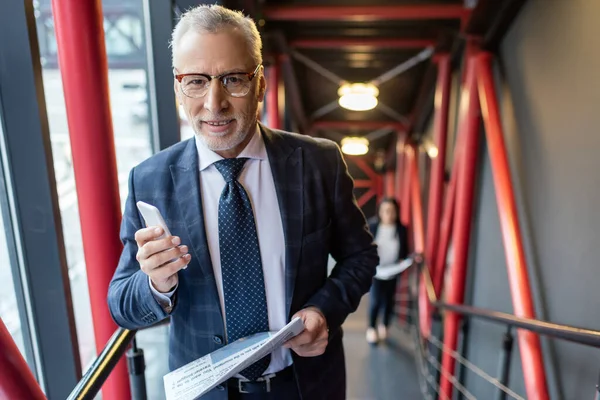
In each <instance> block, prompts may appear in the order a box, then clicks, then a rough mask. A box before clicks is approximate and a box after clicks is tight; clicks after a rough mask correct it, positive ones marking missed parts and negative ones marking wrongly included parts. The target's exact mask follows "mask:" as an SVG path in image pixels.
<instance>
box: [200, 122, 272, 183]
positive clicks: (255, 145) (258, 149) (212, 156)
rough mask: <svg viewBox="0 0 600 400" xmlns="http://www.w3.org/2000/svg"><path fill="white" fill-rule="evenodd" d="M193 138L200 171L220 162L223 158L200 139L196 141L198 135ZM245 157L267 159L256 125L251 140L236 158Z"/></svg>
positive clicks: (262, 140)
mask: <svg viewBox="0 0 600 400" xmlns="http://www.w3.org/2000/svg"><path fill="white" fill-rule="evenodd" d="M194 136H195V141H196V149H197V150H198V165H199V167H200V171H203V170H205V169H206V168H208V167H210V166H211V165H212V164H214V163H215V162H217V161H219V160H222V159H223V157H221V156H220V155H218V154H217V153H215V152H214V151H212V150H210V149H209V148H208V147H206V145H205V144H204V143H202V141H201V140H200V139H198V135H194ZM240 157H246V158H253V159H256V160H266V159H267V149H266V147H265V141H264V139H263V136H262V132H261V130H260V129H259V128H258V124H257V125H256V132H255V134H254V135H252V139H250V142H248V144H247V145H246V147H245V148H244V150H242V152H241V153H240V154H239V155H238V156H237V158H240Z"/></svg>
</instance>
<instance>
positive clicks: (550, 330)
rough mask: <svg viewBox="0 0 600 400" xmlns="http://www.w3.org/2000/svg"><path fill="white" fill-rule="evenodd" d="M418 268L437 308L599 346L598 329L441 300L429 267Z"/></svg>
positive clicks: (430, 298) (599, 333) (428, 293)
mask: <svg viewBox="0 0 600 400" xmlns="http://www.w3.org/2000/svg"><path fill="white" fill-rule="evenodd" d="M420 270H421V271H423V273H424V277H425V284H426V287H427V296H428V297H429V302H430V303H431V305H433V306H434V307H435V308H437V309H446V310H450V311H454V312H456V313H459V314H461V315H464V316H467V317H475V318H481V319H486V320H488V321H492V322H497V323H501V324H504V325H508V326H514V327H517V328H523V329H526V330H528V331H532V332H536V333H539V334H541V335H546V336H550V337H553V338H557V339H563V340H568V341H570V342H574V343H579V344H585V345H587V346H592V347H599V348H600V331H595V330H592V329H587V328H579V327H575V326H571V325H562V324H556V323H553V322H546V321H541V320H538V319H533V318H523V317H517V316H516V315H512V314H507V313H503V312H499V311H492V310H488V309H483V308H477V307H472V306H466V305H459V304H448V303H445V302H443V301H439V300H438V299H437V297H436V295H435V290H434V288H433V283H432V281H431V275H430V274H429V269H428V268H426V267H424V264H422V265H421V268H420Z"/></svg>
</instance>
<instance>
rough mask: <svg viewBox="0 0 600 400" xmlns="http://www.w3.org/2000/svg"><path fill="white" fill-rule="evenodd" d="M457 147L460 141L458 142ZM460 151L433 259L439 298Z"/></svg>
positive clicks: (452, 213) (450, 232)
mask: <svg viewBox="0 0 600 400" xmlns="http://www.w3.org/2000/svg"><path fill="white" fill-rule="evenodd" d="M456 146H457V148H458V147H459V146H460V142H459V143H457V144H456ZM459 156H460V152H455V153H454V157H455V158H454V159H455V161H454V167H453V168H452V175H451V176H450V183H449V184H448V188H447V189H446V201H445V204H444V215H443V216H442V225H441V227H440V233H441V235H440V242H439V246H438V248H437V252H436V254H435V260H434V261H433V262H434V263H435V264H433V275H432V276H433V287H434V288H435V294H436V297H437V298H438V299H439V298H440V297H441V295H442V289H443V285H444V274H445V272H446V260H447V258H448V247H450V237H451V235H452V224H453V222H454V209H455V208H454V202H455V200H456V180H457V175H458V170H459V169H460V159H458V158H457V157H459Z"/></svg>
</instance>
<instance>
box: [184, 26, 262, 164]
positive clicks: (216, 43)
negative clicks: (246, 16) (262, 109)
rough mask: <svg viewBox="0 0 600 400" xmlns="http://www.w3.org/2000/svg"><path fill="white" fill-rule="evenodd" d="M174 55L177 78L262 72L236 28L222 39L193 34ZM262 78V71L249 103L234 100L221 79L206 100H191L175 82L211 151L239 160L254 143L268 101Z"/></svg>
mask: <svg viewBox="0 0 600 400" xmlns="http://www.w3.org/2000/svg"><path fill="white" fill-rule="evenodd" d="M173 50H174V66H175V70H176V73H177V74H188V73H198V74H206V75H210V76H216V75H222V74H227V73H231V72H238V73H239V72H246V73H249V72H253V71H254V70H255V68H256V62H255V61H253V60H252V57H251V56H250V52H249V49H248V46H247V42H246V40H245V39H244V37H243V36H242V35H241V33H240V32H238V31H237V30H235V29H233V28H225V29H224V30H223V31H221V32H219V33H216V34H213V33H198V32H193V31H188V32H187V33H185V35H184V36H183V37H182V38H181V40H180V42H179V43H178V44H177V48H175V49H173ZM261 72H262V71H261V70H260V69H259V71H258V73H257V75H256V76H255V77H254V79H252V81H251V82H250V91H249V92H248V94H247V95H245V96H243V97H232V96H231V95H230V94H229V93H227V91H226V90H225V88H224V87H223V86H222V85H221V82H220V81H219V80H218V79H213V80H211V82H210V85H209V88H208V92H207V93H206V94H205V95H204V96H203V97H200V98H190V97H188V96H186V95H185V94H184V93H183V92H182V91H181V84H180V83H179V82H178V81H177V80H176V79H175V93H176V95H177V98H178V99H179V102H180V103H181V104H182V106H183V108H184V110H185V113H186V115H187V117H188V120H189V121H190V122H191V124H192V126H193V128H194V131H195V133H196V135H197V136H198V138H199V139H200V140H202V141H203V143H204V144H205V145H206V147H208V148H209V149H211V150H213V151H215V152H218V153H222V154H221V155H225V154H226V155H228V156H236V155H237V154H239V152H241V151H242V150H243V148H244V147H245V146H246V144H247V143H248V142H249V141H250V138H251V137H252V134H253V133H254V132H255V129H256V121H257V112H258V103H259V102H262V101H263V99H264V94H265V88H266V82H265V78H264V76H263V74H262V73H261Z"/></svg>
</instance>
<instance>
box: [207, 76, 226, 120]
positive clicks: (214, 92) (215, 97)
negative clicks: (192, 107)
mask: <svg viewBox="0 0 600 400" xmlns="http://www.w3.org/2000/svg"><path fill="white" fill-rule="evenodd" d="M227 107H228V101H227V94H226V93H225V88H224V87H223V85H222V84H221V82H219V80H218V79H213V80H212V81H210V84H209V85H208V92H206V95H205V96H204V108H205V109H206V110H207V111H210V112H211V113H215V114H216V113H218V112H220V111H222V110H224V109H226V108H227Z"/></svg>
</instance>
